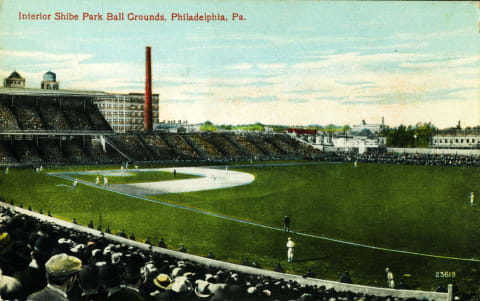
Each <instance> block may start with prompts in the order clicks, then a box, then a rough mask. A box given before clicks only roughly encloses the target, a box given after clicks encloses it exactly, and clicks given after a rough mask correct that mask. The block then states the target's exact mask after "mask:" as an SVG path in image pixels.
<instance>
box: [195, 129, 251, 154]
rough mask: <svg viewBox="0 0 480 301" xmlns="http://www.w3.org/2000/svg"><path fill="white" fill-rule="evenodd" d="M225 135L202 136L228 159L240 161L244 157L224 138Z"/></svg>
mask: <svg viewBox="0 0 480 301" xmlns="http://www.w3.org/2000/svg"><path fill="white" fill-rule="evenodd" d="M226 136H227V134H221V133H211V134H208V135H204V137H205V138H206V139H208V140H209V141H210V142H211V143H212V144H213V145H215V146H216V147H217V148H218V149H221V151H222V153H224V155H225V156H226V157H228V158H230V159H231V158H233V159H240V158H245V155H244V154H242V152H241V150H240V149H239V148H238V147H236V146H235V145H234V144H233V143H232V142H230V140H229V139H228V138H227V137H226Z"/></svg>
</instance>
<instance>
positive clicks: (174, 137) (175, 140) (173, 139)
mask: <svg viewBox="0 0 480 301" xmlns="http://www.w3.org/2000/svg"><path fill="white" fill-rule="evenodd" d="M163 137H165V139H166V141H168V144H170V145H172V146H174V147H175V148H176V150H177V154H178V155H179V158H177V159H188V160H191V159H199V158H200V156H199V154H198V153H197V152H196V151H195V150H194V149H193V148H192V147H191V146H190V145H189V144H188V143H187V142H186V141H185V139H183V137H182V136H181V135H179V134H165V135H163Z"/></svg>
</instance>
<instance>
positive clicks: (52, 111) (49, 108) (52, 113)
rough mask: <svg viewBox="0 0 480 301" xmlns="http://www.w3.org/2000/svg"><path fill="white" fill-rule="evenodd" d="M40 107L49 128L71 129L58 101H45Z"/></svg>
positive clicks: (58, 129)
mask: <svg viewBox="0 0 480 301" xmlns="http://www.w3.org/2000/svg"><path fill="white" fill-rule="evenodd" d="M38 109H39V112H40V115H41V116H42V119H43V121H44V122H45V125H46V128H47V129H48V130H56V131H69V130H70V129H71V128H70V126H69V125H68V122H67V120H66V119H65V116H64V114H63V112H62V110H61V108H60V105H59V104H58V103H56V102H48V101H45V102H44V103H43V104H42V105H41V106H39V108H38Z"/></svg>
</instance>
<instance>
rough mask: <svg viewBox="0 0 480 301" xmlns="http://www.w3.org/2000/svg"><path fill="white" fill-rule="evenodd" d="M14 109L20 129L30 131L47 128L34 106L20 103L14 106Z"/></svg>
mask: <svg viewBox="0 0 480 301" xmlns="http://www.w3.org/2000/svg"><path fill="white" fill-rule="evenodd" d="M13 108H14V113H15V116H17V121H18V124H19V125H20V128H22V129H29V130H41V129H45V126H44V125H43V122H42V120H41V119H40V116H39V115H38V112H37V109H36V108H35V106H33V104H31V103H23V102H20V101H19V102H17V103H16V104H15V105H14V106H13Z"/></svg>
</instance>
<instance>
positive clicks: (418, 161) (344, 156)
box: [321, 151, 480, 166]
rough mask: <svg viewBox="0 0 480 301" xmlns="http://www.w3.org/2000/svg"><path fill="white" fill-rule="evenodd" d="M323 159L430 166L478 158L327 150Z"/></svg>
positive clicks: (462, 163)
mask: <svg viewBox="0 0 480 301" xmlns="http://www.w3.org/2000/svg"><path fill="white" fill-rule="evenodd" d="M321 159H322V160H324V161H333V162H354V161H357V162H364V163H378V164H402V165H430V166H434V165H435V166H476V165H478V164H479V163H480V158H478V157H475V156H466V155H449V154H421V153H392V152H380V151H369V152H365V153H363V154H356V153H352V152H328V153H325V154H324V155H323V156H322V157H321Z"/></svg>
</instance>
